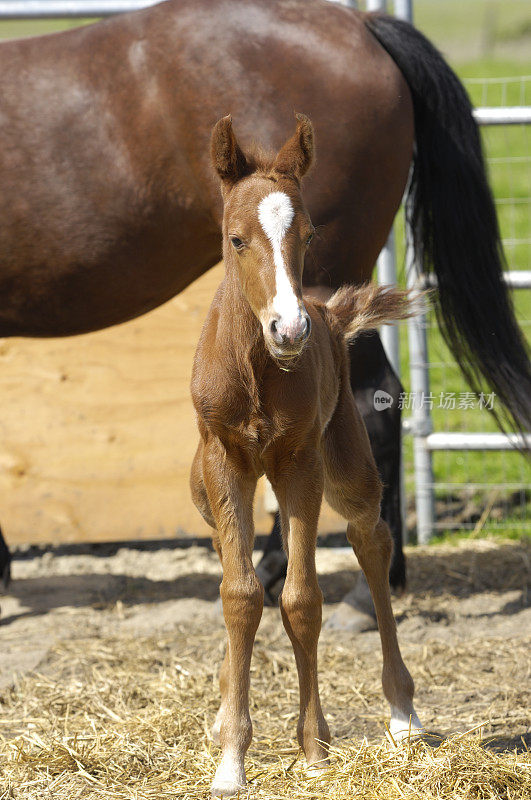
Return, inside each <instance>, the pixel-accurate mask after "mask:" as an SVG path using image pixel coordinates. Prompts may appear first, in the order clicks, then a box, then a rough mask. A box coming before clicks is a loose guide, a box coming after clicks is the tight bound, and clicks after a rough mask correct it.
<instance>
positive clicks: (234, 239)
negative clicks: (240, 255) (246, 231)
mask: <svg viewBox="0 0 531 800" xmlns="http://www.w3.org/2000/svg"><path fill="white" fill-rule="evenodd" d="M230 241H231V244H232V245H233V247H235V248H236V250H243V248H244V244H243V242H242V240H241V239H238V237H237V236H231V237H230Z"/></svg>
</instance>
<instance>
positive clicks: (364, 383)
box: [256, 331, 406, 632]
mask: <svg viewBox="0 0 531 800" xmlns="http://www.w3.org/2000/svg"><path fill="white" fill-rule="evenodd" d="M350 369H351V386H352V390H353V392H354V397H355V399H356V405H357V406H358V409H359V411H360V413H361V415H362V417H363V421H364V423H365V426H366V428H367V432H368V434H369V439H370V442H371V447H372V451H373V454H374V458H375V461H376V465H377V467H378V470H379V472H380V477H381V479H382V482H383V485H384V492H383V498H382V518H383V519H384V520H385V521H386V522H387V524H388V525H389V528H390V530H391V534H392V537H393V545H394V546H393V556H392V561H391V568H390V573H389V580H390V583H391V586H392V587H393V588H394V589H399V590H401V589H404V587H405V584H406V565H405V559H404V553H403V550H402V513H401V508H400V427H401V413H400V409H399V407H398V406H399V402H398V401H399V396H400V392H401V391H402V385H401V383H400V381H399V379H398V378H397V376H396V375H395V373H394V371H393V369H392V367H391V365H390V364H389V361H388V360H387V356H386V355H385V351H384V349H383V346H382V343H381V340H380V337H379V335H378V333H377V332H376V331H374V333H372V332H371V333H368V334H365V335H363V336H361V337H360V338H359V339H357V340H356V341H355V342H354V344H353V345H351V347H350ZM378 389H380V390H383V391H385V392H387V393H388V394H389V395H391V397H392V398H393V402H392V404H391V405H390V406H387V407H386V408H385V410H383V411H380V410H376V409H375V406H374V393H375V391H376V390H378ZM286 564H287V560H286V556H285V554H284V552H283V550H282V539H281V535H280V521H279V517H278V514H277V515H276V517H275V522H274V525H273V530H272V531H271V534H270V536H269V539H268V541H267V542H266V546H265V548H264V553H263V556H262V559H261V561H260V563H259V564H258V566H257V568H256V573H257V575H258V576H259V578H260V580H261V581H262V583H263V585H264V588H265V590H266V593H267V595H268V596H269V597H270V599H271V595H270V591H271V588H272V587H273V586H274V584H275V583H276V582H277V581H278V580H280V579H281V578H283V577H285V574H286ZM375 626H376V618H375V615H374V607H373V604H372V599H371V597H370V592H369V589H368V586H367V583H366V581H365V578H364V576H363V575H360V578H359V580H358V582H357V584H356V586H355V587H354V589H353V590H352V591H351V592H349V593H348V595H347V596H346V597H345V598H344V600H343V602H342V604H341V606H340V607H339V609H338V610H337V611H336V612H335V613H334V614H333V615H332V617H330V619H329V620H328V622H327V624H326V626H325V627H333V628H342V629H348V630H350V631H358V632H359V631H361V630H369V629H374V628H375Z"/></svg>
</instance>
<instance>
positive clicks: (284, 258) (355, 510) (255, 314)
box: [191, 115, 421, 797]
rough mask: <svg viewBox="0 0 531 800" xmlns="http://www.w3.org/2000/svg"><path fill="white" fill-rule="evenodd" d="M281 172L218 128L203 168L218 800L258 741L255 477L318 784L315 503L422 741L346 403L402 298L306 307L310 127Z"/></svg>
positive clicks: (202, 487) (353, 293)
mask: <svg viewBox="0 0 531 800" xmlns="http://www.w3.org/2000/svg"><path fill="white" fill-rule="evenodd" d="M297 119H298V125H297V130H296V132H295V134H294V135H293V136H292V138H291V139H289V140H288V141H287V142H286V144H285V145H284V146H283V147H282V148H281V150H280V151H279V153H278V154H277V156H276V157H275V158H274V159H265V158H263V157H260V156H256V155H252V156H246V155H244V153H243V152H242V150H241V149H240V147H239V145H238V143H237V141H236V138H235V136H234V133H233V129H232V123H231V118H230V117H224V118H223V119H221V120H220V121H219V122H218V123H217V124H216V126H215V128H214V130H213V134H212V159H213V163H214V167H215V169H216V171H217V173H218V175H219V177H220V178H221V190H222V195H223V201H224V216H223V255H224V260H225V270H226V272H225V279H224V280H223V282H222V284H221V286H220V287H219V289H218V291H217V293H216V296H215V298H214V301H213V303H212V306H211V308H210V311H209V313H208V317H207V319H206V322H205V325H204V328H203V331H202V334H201V338H200V341H199V345H198V348H197V352H196V356H195V362H194V368H193V377H192V397H193V402H194V406H195V409H196V411H197V418H198V425H199V431H200V434H201V440H200V443H199V447H198V449H197V453H196V456H195V459H194V462H193V466H192V476H191V488H192V494H193V499H194V502H195V504H196V506H197V507H198V509H199V511H200V512H201V514H202V515H203V517H204V518H205V520H206V521H207V522H208V523H209V525H211V526H212V528H213V529H214V532H213V539H214V545H215V547H216V550H217V552H218V554H219V557H220V559H221V562H222V565H223V581H222V583H221V597H222V600H223V613H224V617H225V624H226V627H227V633H228V648H227V653H226V655H225V660H224V662H223V665H222V668H221V676H220V684H221V707H220V709H219V712H218V715H217V718H216V722H215V725H214V730H213V734H214V735H215V736H216V735H219V736H220V740H221V746H222V751H223V754H222V759H221V763H220V764H219V766H218V769H217V771H216V775H215V778H214V782H213V785H212V794H213V796H217V797H229V796H231V795H233V794H235V793H237V792H238V790H240V789H241V788H242V787H243V786H245V770H244V757H245V753H246V750H247V748H248V746H249V743H250V741H251V734H252V726H251V720H250V716H249V700H248V693H249V668H250V661H251V651H252V647H253V641H254V637H255V633H256V630H257V627H258V623H259V621H260V617H261V614H262V607H263V588H262V585H261V584H260V581H259V580H258V578H257V576H256V573H255V570H254V567H253V563H252V560H251V555H252V550H253V538H254V529H253V496H254V492H255V487H256V482H257V480H258V478H259V477H260V476H261V475H263V474H264V473H265V474H266V475H267V477H268V478H269V480H270V482H271V484H272V486H273V488H274V490H275V493H276V496H277V498H278V502H279V507H280V514H281V521H282V533H283V539H284V543H285V546H286V549H287V551H288V570H287V577H286V582H285V585H284V589H283V592H282V598H281V603H280V607H281V612H282V620H283V623H284V626H285V628H286V631H287V633H288V635H289V637H290V639H291V642H292V645H293V650H294V652H295V659H296V663H297V670H298V674H299V688H300V717H299V723H298V727H297V733H298V739H299V743H300V744H301V746H302V748H303V749H304V753H305V755H306V759H307V761H308V764H309V765H310V767H312V771H319V769H320V768H321V769H322V768H323V767H324V765H325V764H326V757H327V751H326V747H325V746H324V745H323V742H324V743H327V742H329V740H330V735H329V730H328V725H327V724H326V721H325V719H324V717H323V713H322V710H321V704H320V701H319V690H318V681H317V641H318V638H319V632H320V629H321V605H322V595H321V591H320V589H319V584H318V582H317V574H316V569H315V544H316V538H317V522H318V517H319V510H320V506H321V500H322V495H323V491H324V494H325V497H326V499H327V500H328V502H329V503H330V505H331V506H332V507H333V508H334V509H336V510H337V511H338V512H339V513H340V514H342V516H343V517H345V519H346V520H348V530H347V536H348V540H349V542H350V543H351V544H352V546H353V548H354V551H355V553H356V556H357V557H358V560H359V563H360V565H361V567H362V569H363V571H364V573H365V575H366V577H367V581H368V583H369V586H370V589H371V592H372V596H373V599H374V605H375V608H376V613H377V617H378V624H379V629H380V636H381V641H382V650H383V674H382V682H383V690H384V693H385V696H386V698H387V699H388V701H389V703H390V704H391V727H390V729H391V732H392V734H393V736H394V737H398V738H401V737H403V736H407V735H408V732H409V731H410V730H413V732H414V733H418V732H419V731H420V729H421V725H420V722H419V720H418V717H417V715H416V713H415V710H414V708H413V703H412V698H413V681H412V679H411V676H410V674H409V672H408V670H407V669H406V667H405V665H404V662H403V661H402V657H401V655H400V650H399V647H398V641H397V637H396V628H395V622H394V618H393V613H392V610H391V602H390V597H389V583H388V577H387V576H388V570H389V561H390V556H391V538H390V535H389V531H388V528H387V525H386V524H385V523H384V522H383V521H382V520H381V518H380V499H381V493H382V487H381V484H380V480H379V477H378V472H377V469H376V466H375V463H374V460H373V457H372V453H371V449H370V446H369V440H368V437H367V433H366V431H365V427H364V425H363V422H362V420H361V417H360V414H359V413H358V410H357V408H356V405H355V403H354V398H353V395H352V391H351V388H350V380H349V360H348V356H347V345H346V343H347V341H349V340H352V339H353V338H354V337H355V335H356V334H357V333H358V332H359V331H361V330H363V329H369V328H375V327H376V326H377V325H380V324H381V323H383V322H384V321H386V320H391V319H399V318H404V317H406V316H408V315H409V314H410V313H411V305H410V301H409V298H408V296H407V294H406V293H404V292H400V291H398V290H385V289H381V288H377V287H375V286H370V285H366V286H364V287H362V288H358V289H354V288H351V287H345V288H343V289H340V290H339V292H337V293H336V294H335V295H334V296H333V297H332V298H331V299H330V300H329V301H328V302H327V303H326V304H322V303H319V302H317V301H314V300H310V299H309V298H306V299H305V300H303V297H302V270H303V264H304V256H305V252H306V249H307V247H308V245H309V244H310V241H311V239H312V237H313V227H312V223H311V221H310V218H309V216H308V213H307V212H306V210H305V208H304V205H303V202H302V198H301V192H300V180H301V178H302V176H303V175H304V174H305V173H306V172H307V170H308V168H309V167H310V164H311V161H312V156H313V131H312V126H311V123H310V121H309V120H308V119H307V118H306V117H303V116H302V115H297Z"/></svg>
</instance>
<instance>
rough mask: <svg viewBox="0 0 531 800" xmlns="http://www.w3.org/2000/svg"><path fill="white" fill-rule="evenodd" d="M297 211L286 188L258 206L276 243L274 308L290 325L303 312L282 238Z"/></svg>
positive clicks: (269, 234) (262, 219) (269, 196)
mask: <svg viewBox="0 0 531 800" xmlns="http://www.w3.org/2000/svg"><path fill="white" fill-rule="evenodd" d="M293 215H294V211H293V206H292V205H291V200H290V199H289V197H288V195H287V194H285V192H271V194H268V195H267V196H266V197H264V199H263V200H262V201H261V202H260V205H259V206H258V219H259V220H260V224H261V226H262V228H263V229H264V232H265V234H266V236H267V238H268V239H269V241H270V242H271V246H272V247H273V262H274V264H275V282H276V294H275V297H274V298H273V308H274V310H275V311H276V312H277V314H278V315H279V316H280V319H281V320H283V321H284V322H285V323H286V324H288V325H289V324H290V322H294V321H295V320H297V319H298V318H299V317H300V316H301V311H300V307H299V301H298V300H297V297H296V295H295V292H294V291H293V286H292V285H291V283H290V280H289V278H288V273H287V270H286V265H285V263H284V257H283V255H282V240H283V239H284V236H285V235H286V233H287V231H288V230H289V227H290V225H291V223H292V220H293Z"/></svg>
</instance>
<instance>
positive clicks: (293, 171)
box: [273, 114, 314, 180]
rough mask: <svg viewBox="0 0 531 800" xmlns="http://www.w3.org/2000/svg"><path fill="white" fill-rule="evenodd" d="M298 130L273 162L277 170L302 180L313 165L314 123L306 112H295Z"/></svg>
mask: <svg viewBox="0 0 531 800" xmlns="http://www.w3.org/2000/svg"><path fill="white" fill-rule="evenodd" d="M295 117H296V119H297V130H296V131H295V133H294V134H293V136H292V137H291V139H288V141H287V142H286V144H285V145H284V146H283V147H282V148H281V149H280V150H279V153H278V155H277V157H276V159H275V163H274V164H273V169H274V170H275V172H280V173H281V174H283V175H292V176H293V177H295V178H297V180H300V179H301V178H302V177H303V175H306V173H307V172H308V170H309V169H310V167H311V166H312V161H313V154H314V143H313V125H312V123H311V122H310V120H309V119H308V117H306V116H305V115H304V114H295Z"/></svg>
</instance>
